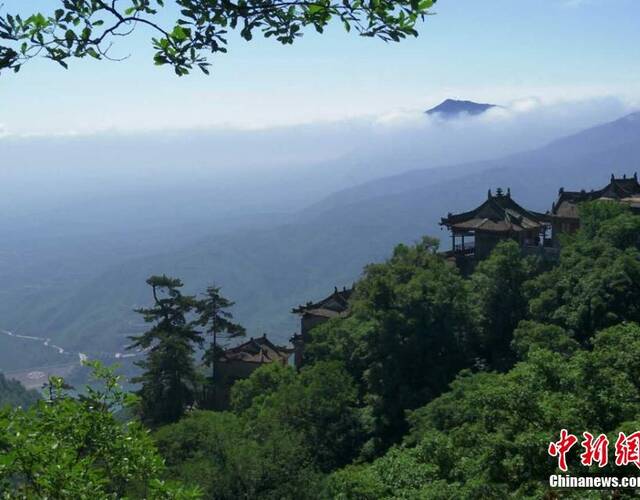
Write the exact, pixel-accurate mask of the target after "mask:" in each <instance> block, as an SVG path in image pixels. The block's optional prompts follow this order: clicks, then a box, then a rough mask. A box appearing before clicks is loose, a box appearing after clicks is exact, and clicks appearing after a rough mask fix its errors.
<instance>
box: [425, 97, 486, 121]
mask: <svg viewBox="0 0 640 500" xmlns="http://www.w3.org/2000/svg"><path fill="white" fill-rule="evenodd" d="M495 107H497V106H496V105H495V104H483V103H478V102H473V101H458V100H455V99H447V100H446V101H443V102H441V103H440V104H438V105H437V106H436V107H434V108H431V109H428V110H427V111H425V112H426V113H427V114H428V115H438V116H440V117H442V118H456V117H458V116H460V115H471V116H474V115H480V114H482V113H484V112H485V111H487V110H489V109H491V108H495Z"/></svg>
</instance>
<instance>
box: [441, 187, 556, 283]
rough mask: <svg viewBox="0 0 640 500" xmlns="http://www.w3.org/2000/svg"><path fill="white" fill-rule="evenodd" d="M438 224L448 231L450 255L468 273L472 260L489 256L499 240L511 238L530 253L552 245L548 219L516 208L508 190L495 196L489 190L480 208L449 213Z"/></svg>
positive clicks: (519, 207) (518, 206) (544, 215)
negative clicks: (529, 250) (449, 233)
mask: <svg viewBox="0 0 640 500" xmlns="http://www.w3.org/2000/svg"><path fill="white" fill-rule="evenodd" d="M440 225H441V226H444V227H447V228H448V229H449V231H451V249H452V250H451V252H449V254H450V256H451V257H454V258H455V259H456V262H457V263H458V264H459V265H460V266H461V268H463V270H464V269H465V268H466V269H467V270H470V269H469V267H470V266H472V265H473V262H474V261H478V260H482V259H484V258H486V257H488V256H489V254H490V253H491V251H492V250H493V249H494V248H495V246H496V245H497V244H498V243H499V242H500V241H504V240H509V239H511V240H514V241H517V242H518V243H519V244H520V246H521V247H522V248H528V249H531V250H535V249H541V250H543V249H544V248H545V247H546V248H548V247H550V246H551V235H550V229H551V226H550V223H549V217H548V216H547V215H546V214H541V213H538V212H534V211H533V210H528V209H526V208H524V207H522V206H520V205H518V204H517V203H516V202H515V201H514V200H513V199H512V198H511V191H510V190H509V189H507V192H506V193H504V192H503V191H502V189H500V188H498V189H497V190H496V193H495V195H494V194H492V193H491V190H489V193H488V196H487V199H486V201H485V202H484V203H482V204H481V205H480V206H479V207H477V208H475V209H473V210H471V211H469V212H464V213H460V214H452V213H449V214H448V215H447V217H444V218H442V220H441V222H440Z"/></svg>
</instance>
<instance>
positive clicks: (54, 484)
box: [0, 364, 199, 500]
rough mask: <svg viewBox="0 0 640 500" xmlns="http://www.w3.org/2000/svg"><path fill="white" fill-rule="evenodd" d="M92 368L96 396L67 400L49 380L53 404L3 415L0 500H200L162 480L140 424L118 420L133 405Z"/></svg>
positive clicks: (115, 383) (113, 380)
mask: <svg viewBox="0 0 640 500" xmlns="http://www.w3.org/2000/svg"><path fill="white" fill-rule="evenodd" d="M93 369H94V374H95V376H96V378H97V382H99V385H100V386H101V388H100V389H96V388H95V386H90V387H87V391H86V393H85V395H84V396H82V397H72V396H71V395H69V394H68V392H67V391H66V390H65V384H64V382H63V381H62V379H60V378H52V379H51V391H50V395H51V398H50V399H47V400H44V399H40V400H39V401H38V402H37V403H36V404H35V405H33V406H31V407H30V408H29V409H27V410H24V409H22V408H16V409H9V408H5V409H4V410H2V411H0V492H2V498H16V499H18V498H59V499H69V500H71V499H78V498H96V499H111V498H113V499H116V498H125V497H129V498H157V499H185V500H186V499H189V498H198V497H199V492H198V490H197V489H195V488H192V487H183V486H180V485H177V484H171V482H167V481H166V480H165V479H164V477H163V476H164V465H163V460H162V458H161V457H160V456H159V455H158V453H157V451H156V449H155V446H154V444H153V442H152V440H151V438H150V436H149V434H148V432H147V431H146V429H145V428H144V427H143V426H142V425H140V423H137V422H128V423H122V422H120V421H119V420H118V419H117V418H116V417H115V412H117V411H118V410H121V409H122V408H124V407H125V406H127V405H128V404H130V402H131V395H129V394H127V393H125V392H123V391H122V389H121V387H120V385H119V377H117V376H116V375H114V374H113V372H112V371H111V370H109V369H106V368H103V367H102V366H100V365H98V364H94V365H93Z"/></svg>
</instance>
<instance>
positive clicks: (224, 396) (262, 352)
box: [213, 334, 294, 410]
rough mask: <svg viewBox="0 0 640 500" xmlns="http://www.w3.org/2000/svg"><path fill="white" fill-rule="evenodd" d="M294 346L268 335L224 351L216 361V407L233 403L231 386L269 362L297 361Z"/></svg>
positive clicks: (285, 363)
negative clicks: (270, 338) (282, 343)
mask: <svg viewBox="0 0 640 500" xmlns="http://www.w3.org/2000/svg"><path fill="white" fill-rule="evenodd" d="M293 355H294V350H293V349H291V348H287V347H282V346H278V345H275V344H273V343H272V342H271V341H270V340H269V339H268V338H267V336H266V334H265V335H263V336H262V337H258V338H253V337H252V338H250V339H249V340H247V341H246V342H244V343H242V344H240V345H237V346H235V347H231V348H229V349H226V350H225V351H223V353H222V354H221V355H220V357H219V358H218V360H217V362H216V365H215V386H214V387H215V392H214V395H213V400H214V404H213V405H214V408H216V409H219V410H224V409H226V408H228V407H229V395H230V391H231V386H232V385H233V384H234V383H235V382H236V381H237V380H240V379H245V378H247V377H249V375H251V374H252V373H253V372H254V371H255V370H257V369H258V368H260V367H261V366H262V365H264V364H267V363H280V364H281V365H287V364H290V365H293V361H294V358H293Z"/></svg>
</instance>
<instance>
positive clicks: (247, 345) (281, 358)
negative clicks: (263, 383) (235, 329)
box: [221, 334, 293, 363]
mask: <svg viewBox="0 0 640 500" xmlns="http://www.w3.org/2000/svg"><path fill="white" fill-rule="evenodd" d="M292 352H293V350H292V349H289V348H286V347H281V346H277V345H275V344H273V343H272V342H271V341H270V340H269V339H268V338H267V336H266V334H265V335H263V336H262V337H258V338H253V337H252V338H251V339H249V340H248V341H246V342H244V343H242V344H240V345H237V346H235V347H231V348H229V349H226V350H225V351H224V353H223V354H222V356H221V360H222V361H245V362H248V363H273V362H275V361H278V362H281V363H285V362H286V361H287V359H288V358H289V355H290V354H291V353H292Z"/></svg>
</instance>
